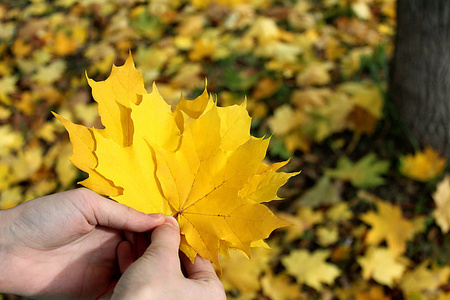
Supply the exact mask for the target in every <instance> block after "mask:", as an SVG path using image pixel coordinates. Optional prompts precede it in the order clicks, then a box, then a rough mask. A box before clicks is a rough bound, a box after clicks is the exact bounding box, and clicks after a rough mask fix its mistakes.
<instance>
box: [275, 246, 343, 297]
mask: <svg viewBox="0 0 450 300" xmlns="http://www.w3.org/2000/svg"><path fill="white" fill-rule="evenodd" d="M329 256H330V251H328V250H316V251H315V252H313V253H310V252H309V251H308V250H304V249H300V250H294V251H292V252H291V253H290V254H289V255H287V256H285V257H283V258H282V259H281V263H282V264H283V266H284V267H285V268H286V271H287V273H288V274H290V275H292V276H294V277H295V278H296V279H297V282H299V283H305V284H307V285H309V286H310V287H313V288H315V289H316V290H322V288H323V284H324V283H326V284H332V283H333V282H334V280H335V279H336V278H337V277H338V276H339V275H340V273H341V271H340V270H339V269H338V268H337V267H336V266H335V265H334V264H331V263H328V262H326V261H325V260H326V259H327V258H328V257H329Z"/></svg>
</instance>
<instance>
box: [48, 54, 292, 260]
mask: <svg viewBox="0 0 450 300" xmlns="http://www.w3.org/2000/svg"><path fill="white" fill-rule="evenodd" d="M88 80H89V84H90V85H91V87H92V90H93V96H94V99H95V100H96V101H97V103H98V108H99V114H100V116H101V119H102V123H103V125H104V126H105V129H96V128H86V127H84V126H80V125H75V124H73V123H71V122H70V121H68V120H65V119H64V118H62V117H61V116H58V115H56V114H55V115H56V117H57V118H58V119H59V120H60V121H61V122H62V123H63V125H64V126H65V127H66V129H67V130H68V132H69V136H70V139H71V142H72V145H73V156H72V157H71V160H72V162H73V163H74V164H75V165H76V166H77V167H78V168H79V169H81V170H83V171H85V172H87V173H88V174H89V178H88V179H87V180H85V181H83V182H81V183H82V184H83V185H85V186H86V187H89V188H90V189H92V190H94V191H96V192H98V193H101V194H104V195H108V196H110V197H111V198H112V199H114V200H116V201H118V202H120V203H123V204H126V205H129V206H131V207H133V208H135V209H137V210H140V211H143V212H146V213H156V212H162V213H164V214H166V215H173V216H175V217H176V218H177V220H178V222H179V224H180V228H181V234H182V238H181V245H180V248H181V250H182V251H183V252H184V253H185V254H186V255H187V256H188V257H189V258H190V259H191V260H193V259H194V258H195V256H196V255H197V254H199V255H201V256H202V257H204V258H206V259H209V260H211V261H212V262H214V263H216V265H218V255H219V253H221V254H224V255H228V250H229V249H241V250H242V251H244V252H245V253H246V254H247V255H249V256H250V247H251V245H252V243H253V242H256V241H259V240H261V239H264V238H267V237H268V236H269V234H270V233H271V232H272V231H273V230H274V229H276V228H279V227H282V226H285V225H287V223H286V222H283V221H281V220H280V219H278V218H277V217H276V216H275V215H274V214H273V213H272V212H271V211H270V210H269V209H268V208H267V207H266V206H264V205H262V204H261V203H262V202H267V201H271V200H274V199H279V198H278V197H277V195H276V192H277V190H278V188H279V187H280V186H282V185H283V184H285V183H286V181H287V180H288V179H289V177H291V176H293V175H296V174H297V173H291V174H287V173H282V172H276V171H277V170H278V169H279V168H280V167H282V166H283V165H285V164H286V162H284V163H278V164H273V165H266V164H264V163H262V160H263V159H264V156H265V153H266V150H267V146H268V142H269V140H268V139H264V138H255V137H252V136H251V135H250V123H251V118H250V117H249V116H248V113H247V111H246V109H245V102H244V103H243V104H242V105H240V106H230V107H217V105H216V103H215V102H214V101H213V99H212V98H211V97H210V96H209V95H208V93H207V91H206V90H205V92H204V93H203V94H202V95H201V96H199V97H198V98H197V99H195V100H193V101H189V100H186V99H184V98H183V97H181V100H180V102H179V104H178V106H177V107H176V108H175V110H174V111H172V110H171V108H170V106H169V105H168V104H167V103H166V102H165V101H164V99H163V98H162V97H161V95H160V94H159V93H158V90H157V88H156V86H155V85H154V86H153V91H152V92H151V93H149V94H147V93H146V91H145V88H144V86H143V80H142V76H141V75H140V73H139V72H138V71H137V70H136V69H135V68H134V63H133V61H132V59H131V56H130V57H129V58H128V60H127V61H126V63H125V64H124V66H122V67H113V70H112V72H111V75H110V77H109V78H108V79H107V80H105V81H102V82H95V81H93V80H91V79H88Z"/></svg>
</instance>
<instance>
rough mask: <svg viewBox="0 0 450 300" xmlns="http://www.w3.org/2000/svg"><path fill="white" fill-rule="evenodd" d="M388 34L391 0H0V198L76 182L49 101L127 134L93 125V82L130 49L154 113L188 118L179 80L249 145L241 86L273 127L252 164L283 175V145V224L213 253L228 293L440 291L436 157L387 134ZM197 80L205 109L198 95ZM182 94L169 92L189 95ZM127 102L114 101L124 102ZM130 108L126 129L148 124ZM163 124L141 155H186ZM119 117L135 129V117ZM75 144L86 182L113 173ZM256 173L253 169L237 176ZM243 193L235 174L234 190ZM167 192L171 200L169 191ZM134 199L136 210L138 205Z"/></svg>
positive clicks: (441, 213) (445, 268)
mask: <svg viewBox="0 0 450 300" xmlns="http://www.w3.org/2000/svg"><path fill="white" fill-rule="evenodd" d="M394 32H395V1H393V0H352V1H347V0H326V1H320V2H319V1H317V2H314V1H265V2H264V3H263V2H261V1H239V0H234V1H227V0H220V1H219V0H217V1H213V0H209V1H208V0H191V1H172V0H167V1H150V3H148V4H147V3H144V2H142V1H134V0H129V1H125V2H123V3H120V4H119V3H116V2H114V1H102V0H91V1H86V2H84V1H75V0H58V1H55V2H54V3H52V4H49V3H48V2H47V1H44V0H35V1H31V2H30V3H25V2H21V1H19V2H17V3H8V4H0V41H1V43H0V209H7V208H10V207H13V206H15V205H17V204H19V203H21V202H23V201H26V200H29V199H33V198H36V197H39V196H42V195H45V194H49V193H54V192H58V191H62V190H66V189H69V188H72V187H74V186H75V183H76V182H77V181H79V180H84V179H86V175H85V173H83V172H78V171H77V169H76V168H75V167H74V166H73V165H72V163H71V162H70V161H69V159H68V158H69V157H70V156H71V155H72V146H71V144H70V142H69V140H68V137H67V133H66V132H65V130H64V127H63V126H61V125H60V123H59V121H58V120H56V119H55V118H54V117H53V116H52V115H51V113H50V112H51V111H52V110H53V111H55V112H57V113H58V114H59V115H60V116H61V118H60V119H61V120H63V123H64V125H65V126H66V127H68V126H69V127H71V128H78V129H79V130H81V131H82V130H84V132H86V130H88V131H89V130H90V132H94V131H95V132H96V130H94V129H91V128H93V127H95V128H101V127H102V124H103V125H105V129H104V131H102V130H103V129H100V130H98V132H97V134H96V135H95V136H96V138H98V140H97V139H96V140H95V141H91V140H89V141H90V142H91V143H98V144H100V143H108V142H109V143H110V141H109V140H114V141H119V144H120V142H121V143H125V144H122V145H121V146H125V145H127V144H126V143H129V142H130V141H128V142H127V141H126V139H124V137H128V138H129V136H127V135H126V134H124V132H126V130H125V131H124V130H123V128H122V127H120V126H122V125H121V123H120V124H119V128H122V129H120V130H118V131H116V130H113V128H114V126H115V125H114V118H112V119H111V120H110V121H107V119H108V117H107V116H106V114H105V113H104V112H102V110H103V111H104V107H103V108H102V105H103V104H101V100H98V99H100V98H102V97H105V98H107V97H109V96H111V95H110V94H108V93H106V92H105V93H106V94H102V91H101V88H100V89H98V88H95V86H99V85H102V84H103V85H107V84H110V83H105V82H108V80H109V81H111V79H110V78H111V77H109V78H108V79H107V80H106V81H103V80H105V79H106V78H107V77H108V74H109V72H110V70H111V66H112V65H113V63H116V65H122V64H124V62H125V61H126V59H127V57H128V56H129V52H130V50H131V52H132V53H133V58H134V60H135V62H136V66H137V69H138V70H139V71H140V73H141V74H142V79H139V80H141V81H139V87H140V90H139V91H138V92H139V94H147V92H146V91H145V88H144V87H147V88H149V87H151V86H152V83H153V82H154V81H156V83H157V90H158V91H159V93H160V95H161V98H160V96H158V93H157V92H156V89H155V88H153V90H152V92H151V93H150V94H148V95H150V96H144V98H152V99H153V98H155V99H159V100H158V101H160V102H158V103H160V104H164V103H162V102H161V99H162V98H163V99H165V100H166V101H167V103H168V104H169V105H171V106H172V107H171V108H170V107H169V105H167V104H164V105H162V106H161V107H160V109H162V110H164V111H166V112H167V114H169V112H170V115H172V116H173V118H174V119H175V120H179V119H177V118H178V117H176V114H178V115H180V114H181V115H183V113H180V112H182V111H184V114H188V113H187V112H186V109H184V110H183V109H182V107H183V105H184V104H178V102H179V99H180V92H183V93H184V94H185V95H187V96H189V98H196V97H197V96H198V97H197V98H196V100H200V102H202V101H203V102H202V103H210V104H209V106H208V109H206V107H203V108H202V110H201V111H202V113H203V112H204V111H205V109H206V111H209V110H210V109H211V107H216V109H217V111H220V109H221V108H224V109H225V108H226V109H231V107H233V108H232V109H233V114H234V113H236V114H239V115H241V116H243V119H245V124H246V125H245V126H246V127H245V126H244V127H245V128H246V130H243V131H242V132H245V134H246V137H247V138H249V139H253V138H250V135H249V132H248V128H249V126H250V118H248V116H247V115H246V113H244V112H245V106H244V105H242V103H243V99H244V97H245V96H247V98H248V100H247V103H246V109H247V110H248V112H249V114H250V116H251V117H252V118H253V123H252V126H251V130H252V132H253V133H254V135H256V136H259V137H262V136H265V135H266V136H271V142H270V144H269V146H268V147H269V148H268V149H269V156H268V158H267V161H266V162H265V163H263V164H262V163H261V161H258V163H257V164H256V163H255V164H256V165H258V166H267V167H265V168H268V169H267V171H268V172H269V173H270V175H271V176H278V175H274V174H285V173H279V172H275V171H276V168H278V167H281V165H280V164H274V165H272V166H275V167H269V166H270V162H269V160H272V161H278V160H280V159H287V158H289V157H292V158H291V161H290V163H289V164H288V165H286V166H283V168H282V170H284V171H286V172H297V171H299V170H302V173H301V174H300V175H298V176H296V177H294V178H292V179H291V180H290V181H289V182H288V184H287V185H286V187H285V188H284V189H282V190H281V191H280V192H279V196H280V197H282V198H285V199H284V200H283V201H273V202H271V204H268V205H269V206H270V207H271V209H272V211H274V212H275V214H276V215H277V216H278V218H280V219H282V220H284V221H287V222H289V223H291V224H293V225H292V226H289V227H286V228H283V229H278V230H276V231H275V232H274V233H273V234H272V236H271V238H270V239H268V240H267V243H268V244H269V246H270V247H271V249H264V248H251V250H250V249H249V248H248V247H249V245H250V246H252V244H251V241H250V240H247V241H246V246H245V247H242V248H241V249H243V251H244V252H247V254H249V253H250V252H251V257H252V259H251V260H248V259H247V258H245V256H244V255H242V254H241V253H238V252H235V251H230V253H229V256H230V258H231V260H228V259H227V257H225V256H227V255H223V256H222V257H221V258H220V261H219V262H218V263H219V264H220V265H221V266H222V274H223V275H222V281H223V283H224V285H225V287H226V289H227V291H228V293H229V297H230V298H232V299H233V298H237V299H311V298H323V299H331V298H338V299H399V298H406V299H439V300H443V299H449V298H450V293H449V284H448V280H449V276H450V267H449V266H450V261H449V259H448V255H447V253H448V251H449V244H450V241H449V239H448V235H446V234H447V233H448V231H449V230H450V179H449V177H448V176H445V175H443V174H444V168H445V165H446V162H445V160H444V159H442V158H441V157H439V155H438V154H437V153H436V152H435V151H434V150H433V149H430V148H425V149H424V150H423V151H421V149H416V153H414V154H412V153H411V152H412V150H411V148H405V147H402V146H398V144H396V143H395V139H397V138H398V136H392V135H389V134H386V133H385V132H386V131H389V130H390V129H392V128H391V127H389V125H386V124H388V122H389V120H386V119H389V113H390V111H389V107H388V103H385V99H384V94H385V85H386V83H385V81H386V75H387V61H388V60H389V57H390V55H391V53H392V49H393V40H392V38H393V35H394ZM113 70H118V69H113ZM85 71H86V73H87V74H88V76H89V77H91V78H94V79H95V80H94V79H90V80H89V85H90V86H91V87H92V92H93V93H94V95H93V98H94V99H95V100H97V102H98V105H97V103H95V102H93V101H92V97H91V91H90V89H89V86H88V84H87V83H86V75H85ZM111 76H112V75H111ZM113 77H114V76H113ZM205 77H207V78H208V91H209V92H211V93H212V94H214V95H216V96H215V97H216V98H217V103H218V104H219V105H216V106H214V105H213V104H212V102H213V101H212V99H211V98H210V96H209V95H208V94H206V93H204V94H202V91H203V90H204V89H205ZM113 86H114V84H113ZM96 93H97V95H96ZM199 95H201V96H199ZM113 96H114V95H113ZM183 99H184V98H183ZM183 99H182V101H181V102H180V103H188V102H185V101H186V100H183ZM120 101H121V100H120ZM127 101H128V100H127ZM139 101H140V100H138V99H134V100H132V101H131V100H130V102H127V103H128V104H127V103H121V104H123V105H125V107H127V108H128V109H129V110H126V111H128V112H129V111H130V110H131V111H133V109H132V108H133V107H135V106H139V105H140V104H139V103H140V102H139ZM142 101H143V100H142ZM143 103H145V102H142V103H141V104H143ZM234 104H238V106H231V105H234ZM127 105H128V106H127ZM133 105H134V106H133ZM177 105H178V108H176V107H177ZM130 107H131V108H130ZM185 108H186V107H185ZM146 109H150V108H146ZM150 110H151V109H150ZM213 110H214V109H213ZM234 110H235V111H234ZM176 111H178V112H179V113H175V112H176ZM223 111H224V110H223ZM230 111H231V110H230ZM139 113H142V112H139V110H136V111H135V112H133V114H135V115H136V116H138V115H139ZM99 114H100V115H101V116H102V118H101V120H100V118H99ZM217 114H219V113H217ZM188 116H189V114H188ZM189 117H190V118H191V119H195V120H197V119H196V118H195V117H193V116H189ZM64 120H70V121H71V122H69V121H64ZM132 120H133V124H134V123H135V122H137V123H142V122H147V121H148V120H145V119H143V118H141V117H136V118H132ZM183 120H187V117H186V118H185V119H183ZM223 120H224V119H222V118H219V119H217V118H215V121H214V122H216V123H221V122H223ZM72 122H73V123H72ZM105 122H106V123H105ZM108 122H111V125H110V126H109V125H108V124H110V123H108ZM165 122H168V123H171V122H172V121H165ZM74 123H76V124H82V125H84V126H80V127H77V126H78V125H74ZM171 124H172V125H171V126H169V128H170V134H169V133H168V136H171V137H174V136H175V138H174V139H172V138H168V137H167V139H166V138H162V140H159V139H161V138H157V140H152V138H148V141H152V142H149V143H150V144H151V148H147V150H146V151H150V150H148V149H153V150H152V151H155V150H154V149H159V148H161V149H163V150H164V149H165V150H164V151H162V152H158V153H160V154H159V155H160V158H161V159H163V160H164V157H166V158H167V157H169V156H170V155H175V156H177V155H178V156H180V155H181V156H183V155H184V154H183V153H180V152H176V151H175V152H173V151H172V152H171V150H173V149H171V148H170V147H171V146H170V143H176V140H177V135H179V134H183V133H182V132H183V129H181V128H185V126H186V125H184V121H182V122H181V123H180V121H176V122H175V124H176V126H175V125H173V122H172V123H171ZM181 124H183V125H181ZM208 124H211V123H208ZM133 126H134V125H133ZM69 127H68V129H69ZM82 127H83V128H86V129H80V128H82ZM187 127H189V126H188V125H187ZM207 127H208V126H207ZM209 127H211V126H209ZM209 127H208V129H212V128H209ZM133 128H134V129H135V131H134V133H135V134H137V135H143V133H142V132H141V133H139V130H140V128H141V126H140V125H139V126H137V125H136V126H135V127H133ZM78 129H76V130H78ZM216 129H217V128H216ZM74 130H75V129H74ZM76 130H75V131H76ZM155 130H156V129H155ZM177 130H178V132H177ZM205 130H206V129H205ZM99 132H103V133H106V132H107V134H106V135H102V134H99ZM69 133H71V130H70V129H69ZM121 139H122V140H121ZM134 140H135V139H133V141H134ZM262 141H263V140H262ZM266 142H267V141H266ZM165 143H166V144H165ZM221 143H222V142H221ZM229 143H232V142H231V141H230V142H229ZM261 143H263V142H261ZM213 144H214V143H213ZM108 145H109V144H108ZM110 146H111V147H116V148H118V146H117V145H116V146H114V144H111V145H110ZM128 146H129V145H128ZM137 147H139V149H141V150H136V151H143V150H142V149H143V148H142V145H140V146H137ZM230 147H231V146H230ZM119 148H120V147H119ZM216 148H217V147H216ZM219 148H220V147H219ZM101 149H104V148H98V151H103V150H101ZM174 149H175V148H174ZM261 149H263V148H261ZM85 150H86V149H85ZM73 151H74V152H73V153H74V156H73V157H72V161H73V162H74V163H75V164H77V166H78V167H79V168H80V169H82V170H84V171H85V172H87V173H89V178H90V179H92V178H94V177H95V176H96V174H97V175H98V174H101V176H104V177H105V178H109V177H108V176H113V174H114V172H112V170H107V167H105V166H107V165H108V164H107V163H106V162H105V161H107V157H106V156H104V155H99V156H94V157H99V160H98V161H94V160H93V159H92V156H90V155H91V154H92V153H93V149H90V152H89V151H87V152H89V153H90V154H89V153H87V152H86V153H85V154H86V155H84V154H79V153H83V152H77V151H78V150H76V149H74V150H73ZM80 151H82V150H80ZM264 151H265V148H264ZM260 152H263V150H260ZM77 153H78V154H79V156H80V157H79V158H78V160H77ZM114 153H116V152H114ZM104 154H111V153H104ZM117 155H122V156H124V157H125V156H126V153H122V152H117ZM167 155H168V156H167ZM217 155H219V154H217ZM184 156H186V155H184ZM219 156H220V155H219ZM81 157H82V158H81ZM262 157H263V155H262V154H261V155H259V156H258V157H255V159H257V158H258V160H259V159H261V160H262ZM101 160H105V161H103V163H102V162H101ZM94 165H95V166H96V167H97V168H96V167H93V166H94ZM149 166H151V164H149ZM396 167H398V169H397V168H396ZM171 168H172V167H171V166H167V169H166V170H171ZM258 168H262V167H258ZM263 169H264V168H263ZM210 171H211V170H210ZM235 171H237V172H238V171H240V170H239V169H238V168H237V170H235ZM96 172H97V173H96ZM130 172H134V170H130ZM269 173H268V174H267V175H269ZM152 174H153V173H152ZM256 175H261V174H258V171H255V173H253V175H246V176H250V177H251V176H256ZM101 176H99V177H101ZM280 176H282V177H283V176H284V177H283V178H282V179H280V181H279V182H278V183H277V184H276V188H272V190H271V192H270V195H271V196H270V197H269V198H271V199H267V200H273V199H277V196H276V189H277V188H278V186H279V185H282V184H283V183H284V182H285V180H287V177H286V176H287V175H280ZM138 177H139V176H138ZM160 177H161V178H166V177H165V176H164V175H161V176H160ZM90 179H88V180H90ZM109 179H110V180H112V181H113V182H116V181H119V182H120V181H121V180H122V178H114V179H113V177H111V178H109ZM167 179H168V180H169V181H167V188H166V189H165V190H164V191H165V192H166V193H167V192H168V191H173V189H171V188H170V185H171V184H172V183H170V180H171V179H170V176H169V177H167ZM186 180H187V182H189V180H188V179H186ZM91 183H92V184H94V185H95V184H97V187H98V186H101V185H100V184H98V182H93V181H92V180H91ZM127 184H128V185H127ZM129 184H130V183H129V182H125V183H122V182H121V184H118V183H117V185H116V186H111V185H109V186H108V185H103V186H102V189H100V190H97V191H98V192H101V193H103V194H106V195H109V196H111V197H112V198H114V199H116V200H117V201H122V200H123V202H125V203H126V202H127V201H128V200H125V198H126V193H128V192H132V193H137V191H136V189H133V188H129V187H128V186H129ZM131 184H133V183H132V182H131ZM91 188H93V189H95V187H94V186H91ZM122 188H123V190H121V189H122ZM245 189H248V186H247V187H245V188H244V186H241V187H239V190H240V191H242V190H245ZM201 191H202V190H201V189H200V190H199V192H201ZM150 192H151V191H145V193H150ZM203 192H206V191H203ZM145 193H144V194H143V195H148V194H145ZM242 193H244V192H243V191H242V192H241V194H242ZM164 197H165V198H170V199H172V200H174V201H176V199H177V197H179V195H178V196H177V195H170V197H169V196H168V195H166V194H164ZM121 198H122V200H121ZM128 204H129V205H131V206H135V207H137V206H139V205H141V204H139V203H130V202H129V203H128ZM185 204H186V203H185ZM146 205H147V206H146V207H140V208H141V209H143V210H148V209H150V208H148V205H149V204H148V203H147V204H146ZM161 205H163V206H164V211H165V212H166V213H170V214H173V215H177V217H178V215H179V217H180V219H181V218H184V216H183V212H185V210H183V209H184V208H187V206H184V208H183V206H182V205H181V206H177V205H174V204H173V202H172V203H165V204H161ZM252 205H258V207H262V205H261V204H259V203H256V204H252ZM137 208H138V207H137ZM261 209H264V210H265V208H261ZM265 211H266V212H267V210H265ZM184 215H185V216H186V214H184ZM273 218H274V219H273V220H276V219H275V217H273ZM277 224H278V225H281V223H277ZM278 225H276V226H275V225H274V226H273V227H274V228H275V227H278ZM272 229H273V228H272ZM186 230H187V231H188V230H189V229H188V228H186ZM267 234H268V232H266V233H265V234H264V236H260V237H254V239H253V237H252V240H253V241H256V242H255V244H253V246H261V245H263V244H262V243H260V242H259V239H260V238H264V237H265V236H266V235H267ZM190 239H191V240H190V242H189V241H187V237H186V235H185V237H184V244H183V245H184V246H183V247H184V251H185V252H187V253H188V255H189V253H191V257H192V256H193V255H195V253H202V255H204V256H207V255H206V254H205V252H204V251H203V252H201V251H202V250H195V249H194V248H196V249H200V248H199V246H198V245H197V244H196V243H195V242H192V241H193V239H192V237H191V238H190ZM213 240H214V239H213ZM215 241H216V242H217V238H215ZM228 242H229V241H227V243H228ZM220 243H222V244H220ZM227 243H225V242H219V248H220V249H222V250H227V249H229V248H235V246H236V244H234V245H233V244H231V245H230V244H227ZM249 243H250V244H249ZM191 248H192V249H194V251H193V252H192V251H191V250H192V249H191ZM238 248H239V247H238ZM220 249H219V252H220ZM221 253H222V254H227V251H222V252H221ZM214 254H215V253H214ZM214 257H216V256H211V257H209V258H210V259H211V260H214ZM216 262H217V261H216ZM0 297H1V296H0Z"/></svg>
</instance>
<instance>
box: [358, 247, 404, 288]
mask: <svg viewBox="0 0 450 300" xmlns="http://www.w3.org/2000/svg"><path fill="white" fill-rule="evenodd" d="M357 261H358V263H359V264H360V265H361V267H362V275H363V278H364V279H369V278H373V279H374V280H375V281H377V282H379V283H381V284H384V285H387V286H389V287H392V286H393V285H394V283H395V282H397V281H398V280H399V279H400V278H401V276H402V275H403V273H404V272H405V269H406V265H405V263H404V261H402V259H401V258H399V257H398V256H397V255H396V254H394V253H393V252H392V251H391V250H390V249H387V248H381V247H380V248H376V247H370V248H369V249H368V250H367V251H366V254H365V255H364V256H360V257H358V259H357Z"/></svg>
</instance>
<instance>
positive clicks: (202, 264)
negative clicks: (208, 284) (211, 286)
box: [181, 255, 219, 280]
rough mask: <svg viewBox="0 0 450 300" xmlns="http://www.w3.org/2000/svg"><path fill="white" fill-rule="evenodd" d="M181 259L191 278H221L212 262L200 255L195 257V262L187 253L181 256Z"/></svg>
mask: <svg viewBox="0 0 450 300" xmlns="http://www.w3.org/2000/svg"><path fill="white" fill-rule="evenodd" d="M181 261H182V263H183V266H184V268H185V270H186V274H187V276H188V278H189V279H194V280H200V279H219V278H218V277H217V274H216V271H214V267H213V266H212V264H211V262H210V261H209V260H207V259H205V258H203V257H201V256H199V255H197V256H196V257H195V259H194V263H192V262H191V261H190V260H189V258H187V256H185V255H183V256H182V257H181Z"/></svg>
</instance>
